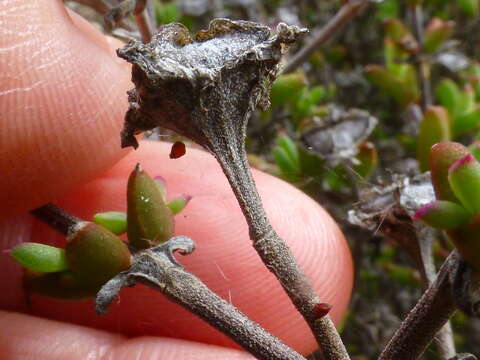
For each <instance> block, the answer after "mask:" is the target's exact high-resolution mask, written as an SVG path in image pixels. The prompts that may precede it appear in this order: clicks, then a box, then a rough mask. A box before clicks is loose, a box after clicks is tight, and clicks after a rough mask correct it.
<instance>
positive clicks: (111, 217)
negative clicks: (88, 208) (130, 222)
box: [93, 211, 127, 235]
mask: <svg viewBox="0 0 480 360" xmlns="http://www.w3.org/2000/svg"><path fill="white" fill-rule="evenodd" d="M93 221H94V222H95V223H96V224H98V225H102V226H103V227H104V228H105V229H107V230H110V231H111V232H113V233H114V234H117V235H120V234H123V233H124V232H126V231H127V214H126V213H124V212H120V211H107V212H102V213H97V214H95V215H94V216H93Z"/></svg>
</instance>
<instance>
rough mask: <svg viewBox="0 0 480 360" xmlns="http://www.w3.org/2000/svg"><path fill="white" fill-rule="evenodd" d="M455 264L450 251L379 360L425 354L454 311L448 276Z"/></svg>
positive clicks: (456, 254)
mask: <svg viewBox="0 0 480 360" xmlns="http://www.w3.org/2000/svg"><path fill="white" fill-rule="evenodd" d="M457 261H458V253H457V251H453V252H452V253H451V254H450V255H449V256H448V258H447V259H446V260H445V262H444V264H443V265H442V267H441V268H440V271H439V273H438V276H437V278H436V280H435V281H434V282H433V284H432V285H430V287H429V288H428V289H427V291H426V292H425V293H424V294H423V295H422V297H421V298H420V300H419V301H418V302H417V304H416V305H415V307H414V308H413V309H412V310H411V311H410V313H409V314H408V316H407V317H406V318H405V320H404V321H403V322H402V324H401V326H400V328H399V329H398V330H397V331H396V332H395V334H394V335H393V337H392V339H390V341H389V342H388V344H387V346H386V347H385V349H384V350H383V352H382V353H381V354H380V357H379V360H406V359H408V360H413V359H417V358H418V357H419V356H420V355H422V353H423V352H424V351H425V349H426V348H427V346H428V345H429V344H430V342H431V341H432V340H433V338H434V337H435V335H436V334H437V332H438V331H439V330H440V329H441V328H442V326H443V325H444V324H445V323H446V322H447V321H448V319H450V317H451V316H452V315H453V313H454V312H455V303H454V299H453V296H452V285H451V280H450V273H451V272H452V271H453V269H454V267H455V263H456V262H457Z"/></svg>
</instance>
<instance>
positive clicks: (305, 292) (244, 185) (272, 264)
mask: <svg viewBox="0 0 480 360" xmlns="http://www.w3.org/2000/svg"><path fill="white" fill-rule="evenodd" d="M230 123H232V122H230ZM223 130H225V128H223ZM221 135H223V136H221ZM230 135H231V136H234V133H232V134H230ZM224 136H225V134H211V140H212V142H218V140H215V139H221V138H222V137H223V138H225V137H224ZM214 146H215V145H214ZM237 146H238V147H237V148H228V147H225V146H219V148H218V149H214V153H215V156H216V158H217V160H218V162H219V163H220V166H221V167H222V170H223V172H224V173H225V176H226V177H227V179H228V181H229V183H230V185H231V187H232V190H233V192H234V193H235V196H236V198H237V200H238V202H239V205H240V208H241V209H242V212H243V215H244V216H245V219H246V221H247V223H248V226H249V230H250V239H252V241H253V247H254V248H255V250H256V251H257V252H258V254H259V255H260V258H261V259H262V261H263V262H264V263H265V265H266V266H267V268H268V269H269V270H270V271H271V272H272V273H273V274H274V275H275V276H276V277H277V279H278V281H279V282H280V284H281V285H282V287H283V288H284V290H285V292H286V293H287V295H288V296H289V297H290V299H291V301H292V302H293V304H294V305H295V307H296V308H297V310H298V311H299V312H300V313H301V314H302V316H303V317H304V319H305V320H306V321H307V323H308V325H309V326H310V328H311V329H312V332H313V334H314V336H315V338H316V340H317V342H318V344H319V345H321V347H322V352H323V353H324V356H325V358H326V359H328V360H346V359H350V357H349V356H348V353H347V350H346V348H345V346H344V344H343V342H342V340H341V338H340V336H339V334H338V332H337V331H336V329H335V326H334V325H333V322H332V321H331V320H330V317H329V316H328V315H326V316H325V317H323V318H322V321H317V319H316V318H315V312H314V311H313V309H314V307H315V306H316V305H317V304H318V303H319V302H320V300H319V298H318V296H317V294H316V293H315V291H314V290H313V288H312V286H311V284H310V282H309V281H308V279H307V278H306V276H305V274H304V272H303V271H302V270H301V269H300V267H299V266H298V263H297V261H296V259H295V257H294V256H293V254H292V252H291V251H290V248H289V247H288V245H287V244H286V243H285V241H284V240H283V239H281V238H280V237H279V236H278V234H277V233H276V232H275V230H274V229H273V228H272V226H271V225H270V223H269V221H268V218H267V215H266V213H265V210H264V209H263V205H262V202H261V199H260V196H259V195H258V192H257V189H256V186H255V182H254V181H253V178H252V174H251V171H250V167H249V165H248V161H247V157H246V152H245V146H244V143H243V142H240V143H238V144H237ZM226 149H228V150H229V151H228V152H227V151H225V150H226Z"/></svg>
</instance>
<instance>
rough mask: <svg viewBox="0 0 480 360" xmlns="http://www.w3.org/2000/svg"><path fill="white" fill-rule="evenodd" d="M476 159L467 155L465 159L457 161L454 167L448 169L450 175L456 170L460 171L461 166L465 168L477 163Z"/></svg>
mask: <svg viewBox="0 0 480 360" xmlns="http://www.w3.org/2000/svg"><path fill="white" fill-rule="evenodd" d="M475 161H476V160H475V157H474V156H473V155H472V154H467V155H465V156H464V157H461V158H460V159H458V160H457V161H455V162H454V163H453V164H452V166H450V168H449V169H448V173H449V174H451V173H452V172H454V171H455V170H456V169H458V168H459V167H460V166H463V165H465V164H467V163H472V162H475Z"/></svg>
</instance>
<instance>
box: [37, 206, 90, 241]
mask: <svg viewBox="0 0 480 360" xmlns="http://www.w3.org/2000/svg"><path fill="white" fill-rule="evenodd" d="M30 213H31V214H32V215H33V216H35V217H36V218H37V219H39V220H41V221H43V222H44V223H45V224H47V225H48V226H50V227H51V228H52V229H54V230H56V231H58V232H59V233H60V234H62V235H64V236H68V235H69V234H70V232H71V230H72V229H73V228H74V227H75V226H76V225H77V224H78V223H79V222H81V221H82V220H81V219H79V218H77V217H75V216H73V215H70V214H68V213H67V212H65V211H64V210H62V209H60V208H59V207H58V206H57V205H54V204H52V203H48V204H46V205H43V206H41V207H39V208H36V209H33V210H31V211H30Z"/></svg>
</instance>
